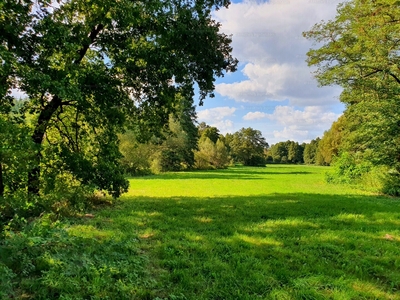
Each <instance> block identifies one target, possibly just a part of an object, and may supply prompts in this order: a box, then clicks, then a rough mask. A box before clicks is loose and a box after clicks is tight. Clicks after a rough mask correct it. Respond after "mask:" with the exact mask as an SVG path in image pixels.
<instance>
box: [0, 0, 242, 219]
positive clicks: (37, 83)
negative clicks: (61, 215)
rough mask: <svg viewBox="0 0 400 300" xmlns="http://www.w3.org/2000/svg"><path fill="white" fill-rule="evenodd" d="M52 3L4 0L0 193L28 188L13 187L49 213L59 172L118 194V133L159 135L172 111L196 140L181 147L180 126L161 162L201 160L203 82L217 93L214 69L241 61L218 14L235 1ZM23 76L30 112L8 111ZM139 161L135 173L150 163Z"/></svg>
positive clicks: (121, 180) (121, 186)
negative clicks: (197, 152) (18, 117)
mask: <svg viewBox="0 0 400 300" xmlns="http://www.w3.org/2000/svg"><path fill="white" fill-rule="evenodd" d="M53 4H54V3H52V2H51V1H47V0H44V1H41V0H39V1H36V2H35V3H33V2H32V1H25V0H21V1H9V0H6V1H3V2H2V3H1V4H0V28H1V30H0V31H1V32H0V61H1V64H0V138H1V139H0V197H2V196H3V195H4V196H5V197H9V195H10V194H11V193H15V191H16V190H18V193H15V195H12V197H16V198H18V199H19V198H20V197H24V196H23V194H24V193H25V194H27V197H26V199H25V200H26V201H22V200H21V201H16V202H15V203H21V205H22V203H29V202H31V203H30V204H29V205H32V206H35V207H36V208H37V209H38V211H37V212H39V211H40V207H42V209H43V210H44V209H45V208H46V207H51V206H52V205H48V203H47V202H48V201H47V200H46V199H47V198H49V197H50V198H51V197H52V196H51V195H53V194H54V193H56V192H59V190H57V187H56V186H57V184H56V182H57V181H58V180H59V179H60V178H61V177H62V176H61V177H60V176H59V175H60V174H64V175H67V177H68V178H72V179H71V180H72V181H74V182H73V184H74V185H75V181H77V182H79V183H80V184H81V185H82V186H83V187H87V188H88V189H90V190H94V189H96V190H101V191H104V192H107V193H108V194H110V195H112V196H113V197H119V196H120V195H121V194H122V193H124V192H126V190H127V187H128V182H127V180H126V179H125V177H124V170H123V169H122V168H121V160H122V156H121V153H120V152H119V139H118V135H120V134H122V133H123V132H124V130H125V128H126V127H129V128H133V129H134V130H135V132H141V133H143V134H142V135H138V137H137V140H138V141H139V140H140V139H141V138H143V139H144V138H151V137H156V138H160V136H162V134H161V133H160V132H162V131H163V130H162V129H163V128H164V126H165V125H166V124H167V123H168V121H169V117H170V115H171V114H172V115H173V116H174V117H175V118H176V119H178V120H179V122H180V123H179V124H180V125H181V126H182V127H184V128H187V132H186V133H187V136H186V137H185V138H186V139H187V141H185V143H186V144H185V149H182V148H179V149H178V150H179V153H178V152H176V151H175V150H174V149H173V148H174V147H175V146H176V145H177V144H179V145H181V144H180V143H181V135H180V133H179V134H175V133H174V136H172V135H171V136H169V137H168V138H167V139H166V140H168V142H167V145H166V147H170V148H169V149H166V148H163V149H162V150H161V151H162V154H161V155H160V157H161V165H162V169H174V170H176V169H178V166H179V167H182V165H184V167H185V168H186V167H190V166H192V165H193V163H194V157H193V152H192V150H193V149H195V148H196V144H197V130H196V128H195V126H194V124H193V120H194V118H195V111H194V104H193V96H194V87H195V86H196V87H197V88H198V90H199V95H200V104H201V103H202V101H203V100H204V99H205V98H206V97H207V96H211V97H212V96H213V90H214V81H215V77H218V76H222V75H223V74H224V72H228V71H234V70H235V69H236V65H237V60H236V59H234V58H233V57H232V56H231V51H232V48H231V46H230V43H231V38H230V37H229V36H227V35H225V34H223V33H221V32H220V24H219V23H217V22H215V21H214V20H213V19H212V15H211V11H212V10H213V9H217V8H219V7H228V5H229V1H219V0H216V1H200V2H199V1H186V2H185V3H181V2H179V1H173V2H171V3H169V2H165V1H151V2H144V3H142V4H141V5H137V3H133V2H132V1H125V0H123V1H122V2H120V3H119V4H118V5H117V6H115V5H113V4H112V3H111V2H109V1H104V0H91V1H86V0H73V1H66V2H59V3H58V4H57V5H56V7H55V6H54V5H53ZM16 87H18V89H20V91H21V92H24V93H25V94H27V96H28V99H27V101H26V103H25V105H24V111H23V112H22V113H21V114H22V115H23V116H27V115H28V114H29V116H30V119H29V122H27V123H24V122H16V121H15V120H14V119H13V118H11V117H10V114H12V106H13V102H14V99H13V98H12V97H11V96H10V94H11V91H12V89H13V88H16ZM165 127H168V126H165ZM178 139H179V140H180V141H179V143H178V142H177V140H178ZM168 143H169V144H168ZM188 145H189V146H188ZM163 146H164V145H163ZM11 153H12V155H11ZM182 161H184V163H182ZM131 162H132V161H131ZM135 163H136V162H135ZM135 163H131V170H132V169H133V170H134V171H135V172H136V171H138V170H142V169H146V168H148V166H144V167H143V166H138V167H136V166H135ZM83 189H84V188H83ZM66 194H67V193H66ZM10 197H11V196H10ZM61 197H62V195H57V196H55V198H61ZM10 199H11V198H10ZM2 201H3V199H2ZM5 201H6V202H7V201H8V200H5ZM69 201H70V200H67V201H66V202H69ZM71 201H72V200H71ZM36 202H38V205H36ZM50 202H52V201H50ZM53 202H54V201H53ZM57 202H58V200H57ZM78 202H79V201H78ZM8 203H9V201H8ZM1 205H2V208H4V206H9V204H7V205H3V203H2V204H1ZM24 205H25V204H24ZM11 206H12V205H11ZM12 207H14V206H12ZM14 209H17V207H14V208H12V209H11V210H14ZM23 210H25V211H27V210H26V209H25V208H23Z"/></svg>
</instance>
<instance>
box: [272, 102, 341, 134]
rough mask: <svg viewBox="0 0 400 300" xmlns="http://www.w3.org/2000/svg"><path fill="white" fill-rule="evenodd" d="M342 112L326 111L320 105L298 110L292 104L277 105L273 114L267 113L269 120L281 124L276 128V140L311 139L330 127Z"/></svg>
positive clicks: (274, 132)
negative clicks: (278, 128) (279, 127)
mask: <svg viewBox="0 0 400 300" xmlns="http://www.w3.org/2000/svg"><path fill="white" fill-rule="evenodd" d="M339 116H340V114H335V113H333V112H329V111H324V109H323V108H322V107H319V106H307V107H305V108H304V110H296V109H294V108H293V107H290V106H277V107H276V108H275V110H274V112H273V113H272V114H268V115H266V118H268V119H269V120H272V121H275V122H276V123H277V125H279V126H281V128H282V127H283V128H282V129H281V130H274V131H273V136H274V138H275V140H277V141H282V140H294V141H309V140H311V139H313V138H315V137H317V136H322V134H323V132H324V131H325V130H327V129H329V128H330V126H331V124H332V123H333V122H334V121H336V120H337V119H338V118H339Z"/></svg>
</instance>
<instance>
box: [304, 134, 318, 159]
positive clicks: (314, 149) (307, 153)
mask: <svg viewBox="0 0 400 300" xmlns="http://www.w3.org/2000/svg"><path fill="white" fill-rule="evenodd" d="M320 140H321V139H320V138H316V139H315V140H311V142H310V143H309V144H306V145H305V147H304V154H303V160H304V163H305V164H308V165H311V164H315V163H316V162H317V153H318V144H319V142H320Z"/></svg>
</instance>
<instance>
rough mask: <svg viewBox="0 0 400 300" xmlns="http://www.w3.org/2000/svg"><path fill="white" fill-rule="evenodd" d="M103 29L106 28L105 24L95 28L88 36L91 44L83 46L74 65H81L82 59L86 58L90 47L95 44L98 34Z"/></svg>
mask: <svg viewBox="0 0 400 300" xmlns="http://www.w3.org/2000/svg"><path fill="white" fill-rule="evenodd" d="M103 28H104V25H103V24H98V25H97V26H94V27H93V29H92V31H91V32H90V34H89V36H88V38H89V42H88V43H86V44H85V45H83V47H82V48H81V49H80V50H79V51H78V54H79V57H78V58H77V59H76V60H75V61H74V64H76V65H78V64H80V62H81V61H82V59H83V58H84V57H85V55H86V52H87V50H88V49H89V47H90V45H91V44H93V42H94V41H95V40H96V38H97V36H98V34H99V33H100V31H101V30H102V29H103Z"/></svg>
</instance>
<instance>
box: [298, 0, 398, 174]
mask: <svg viewBox="0 0 400 300" xmlns="http://www.w3.org/2000/svg"><path fill="white" fill-rule="evenodd" d="M304 36H306V37H307V38H309V39H312V40H314V41H315V42H317V43H318V45H320V46H319V47H318V48H317V49H311V50H310V51H309V52H308V54H307V55H308V63H309V65H310V66H316V67H317V70H316V78H317V79H318V81H319V83H320V84H321V85H331V84H337V85H340V86H342V87H343V89H344V90H343V92H342V94H341V96H340V100H341V101H342V102H343V103H345V104H346V111H345V113H344V115H345V119H342V120H341V126H342V127H343V128H341V129H340V132H341V138H340V139H338V138H337V137H334V136H331V137H328V136H327V137H326V139H325V140H324V139H323V143H322V144H321V147H322V148H323V149H325V153H327V151H328V152H329V151H333V152H338V153H339V155H340V153H342V154H343V153H344V152H348V153H349V154H350V155H354V159H353V161H357V162H360V161H368V162H369V163H370V164H372V165H374V166H387V167H388V168H392V169H394V170H396V172H397V174H398V175H399V174H400V173H399V171H400V148H399V139H400V123H399V117H400V105H399V100H400V98H399V94H400V93H399V92H400V69H399V65H400V44H399V36H400V2H399V1H395V0H379V1H373V0H351V1H346V2H344V3H342V4H340V5H339V7H338V10H337V16H336V18H335V19H334V20H331V21H327V22H321V23H319V24H316V25H315V26H314V27H313V28H312V29H311V30H310V31H308V32H305V33H304ZM337 125H338V124H334V127H333V128H332V129H331V132H328V133H327V135H332V134H335V132H338V129H337V128H335V126H337ZM328 140H330V141H331V142H332V144H331V145H325V142H328ZM339 141H340V147H339V148H338V149H335V148H336V145H335V144H338V142H339ZM328 143H329V142H328ZM329 148H331V150H329ZM328 156H329V155H328ZM348 157H349V156H348V154H346V155H345V156H344V159H342V160H339V161H343V162H348V161H350V160H351V159H350V160H349V159H347V158H348ZM367 169H368V168H365V170H367ZM397 177H398V180H400V177H399V176H397Z"/></svg>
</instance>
